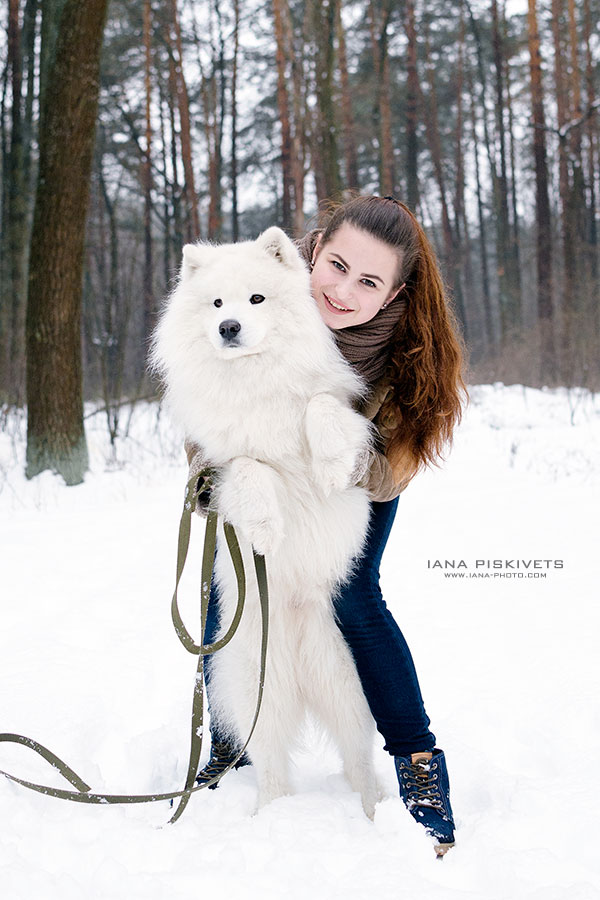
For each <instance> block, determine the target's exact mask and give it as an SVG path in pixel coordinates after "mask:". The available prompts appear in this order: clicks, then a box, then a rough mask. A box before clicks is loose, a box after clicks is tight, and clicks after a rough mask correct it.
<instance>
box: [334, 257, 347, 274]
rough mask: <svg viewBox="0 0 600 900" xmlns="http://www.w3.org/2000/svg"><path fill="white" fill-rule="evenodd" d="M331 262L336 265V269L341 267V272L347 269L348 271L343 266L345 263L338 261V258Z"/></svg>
mask: <svg viewBox="0 0 600 900" xmlns="http://www.w3.org/2000/svg"><path fill="white" fill-rule="evenodd" d="M331 262H332V263H333V265H334V266H335V267H336V269H339V270H340V272H345V271H346V270H345V268H344V267H343V265H342V264H341V263H340V262H338V261H337V259H332V260H331Z"/></svg>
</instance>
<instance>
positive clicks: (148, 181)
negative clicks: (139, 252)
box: [142, 0, 155, 346]
mask: <svg viewBox="0 0 600 900" xmlns="http://www.w3.org/2000/svg"><path fill="white" fill-rule="evenodd" d="M151 15H152V11H151V6H150V0H144V63H145V65H144V88H145V96H146V142H145V147H144V158H143V163H142V178H143V184H144V275H143V291H144V344H145V346H148V341H149V339H150V336H151V334H152V331H153V329H154V319H155V310H154V290H153V285H152V268H153V264H152V121H151V118H150V107H151V101H152V85H151V81H150V70H151V64H152V55H151V54H152V50H151Z"/></svg>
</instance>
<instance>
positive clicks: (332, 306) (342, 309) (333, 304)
mask: <svg viewBox="0 0 600 900" xmlns="http://www.w3.org/2000/svg"><path fill="white" fill-rule="evenodd" d="M323 296H324V297H325V300H326V302H327V306H328V307H329V308H330V309H331V310H332V311H333V312H334V313H348V312H354V310H353V309H348V307H347V306H341V304H339V303H336V302H335V301H334V300H332V299H331V298H330V297H328V296H327V294H323Z"/></svg>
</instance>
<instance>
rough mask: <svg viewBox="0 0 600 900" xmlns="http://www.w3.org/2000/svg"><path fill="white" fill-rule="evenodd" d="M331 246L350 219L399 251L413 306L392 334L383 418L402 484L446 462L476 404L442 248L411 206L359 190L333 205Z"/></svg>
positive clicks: (328, 226)
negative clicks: (469, 405)
mask: <svg viewBox="0 0 600 900" xmlns="http://www.w3.org/2000/svg"><path fill="white" fill-rule="evenodd" d="M325 216H326V219H325V222H324V223H323V224H324V229H323V233H322V238H321V246H322V247H323V246H324V245H325V244H326V243H327V242H328V241H329V240H330V239H331V238H332V237H333V235H334V233H335V232H336V231H337V230H338V228H340V227H341V225H343V224H344V223H345V222H347V223H348V224H350V225H353V226H354V227H355V228H359V229H361V230H362V231H365V232H367V233H368V234H370V235H372V236H373V237H375V238H377V239H378V240H380V241H383V242H384V243H386V244H388V245H389V246H391V247H393V248H394V249H395V250H396V251H397V253H398V273H397V278H396V283H395V287H398V288H399V287H400V286H401V285H402V284H403V283H404V282H405V283H406V284H405V287H404V288H403V289H402V298H403V300H405V301H406V309H405V311H404V313H403V314H402V315H401V317H400V320H399V321H398V324H397V326H396V327H395V329H394V332H393V334H392V338H391V342H392V346H391V348H390V359H389V363H388V368H387V371H386V376H387V377H389V380H390V383H391V386H392V390H391V392H390V394H389V395H388V397H387V398H386V400H385V402H384V404H383V406H382V408H381V410H380V413H379V415H378V418H379V419H380V421H381V422H385V426H386V432H388V434H390V436H389V437H388V438H387V442H386V448H385V451H386V456H387V459H388V461H389V462H390V465H391V466H392V470H393V472H394V478H395V479H396V481H397V482H398V483H400V482H408V481H410V480H411V479H412V478H413V477H414V476H415V475H416V474H417V472H419V471H420V470H421V469H423V468H425V467H426V466H430V465H439V462H438V460H439V459H443V451H444V449H445V447H446V446H448V447H449V446H450V445H451V443H452V435H453V431H454V428H455V426H456V425H457V424H458V423H459V422H460V420H461V416H462V406H463V402H468V394H467V389H466V386H465V383H464V380H463V370H464V366H465V357H466V352H465V346H464V342H463V339H462V335H461V332H460V328H459V324H458V321H457V318H456V314H455V312H454V308H453V304H452V301H451V299H450V296H449V294H448V291H447V289H446V287H445V285H444V280H443V278H442V274H441V272H440V268H439V265H438V262H437V259H436V255H435V251H434V250H433V247H432V246H431V244H430V242H429V240H428V239H427V236H426V235H425V232H424V231H423V229H422V227H421V226H420V224H419V222H418V221H417V219H416V217H415V215H414V214H413V213H412V212H411V210H410V209H409V208H408V207H407V206H405V204H404V203H401V202H400V201H399V200H396V199H395V198H394V197H376V196H356V197H353V198H352V199H350V200H347V201H345V202H343V203H339V204H329V206H328V208H327V210H326V211H325Z"/></svg>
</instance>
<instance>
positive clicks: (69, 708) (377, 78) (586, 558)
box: [0, 0, 600, 900]
mask: <svg viewBox="0 0 600 900" xmlns="http://www.w3.org/2000/svg"><path fill="white" fill-rule="evenodd" d="M599 23H600V0H456V2H455V3H444V2H442V0H427V2H426V0H320V2H318V0H264V2H263V0H136V2H134V0H6V2H5V3H3V4H0V77H1V83H0V142H1V147H0V168H1V173H2V178H1V184H2V193H1V197H0V570H1V579H0V595H1V596H2V600H3V601H4V602H2V604H1V613H2V618H1V621H2V625H1V627H0V684H2V687H3V689H2V691H1V692H0V821H1V822H2V823H3V824H4V827H3V828H0V884H1V885H2V888H3V892H4V895H5V896H7V897H10V898H11V900H12V898H15V900H18V898H21V897H23V898H25V897H26V898H29V897H39V898H40V900H81V898H84V897H85V898H86V900H109V898H110V900H138V898H140V900H141V898H143V900H164V898H165V897H177V898H188V897H190V898H191V897H197V896H199V895H201V896H203V897H214V896H216V897H220V896H226V897H227V898H228V900H254V898H260V900H281V898H282V897H285V898H289V900H305V898H310V900H365V897H373V900H403V898H410V900H416V898H418V900H472V898H473V897H477V898H479V900H509V898H510V900H566V898H569V900H598V898H599V897H600V873H599V870H598V863H597V856H598V852H597V846H596V844H597V841H596V837H595V836H596V833H597V820H598V806H599V803H600V795H599V790H598V786H597V784H596V783H595V781H594V779H591V780H590V779H589V778H588V777H587V770H586V764H587V761H588V759H590V760H591V759H593V758H594V755H596V756H597V755H598V753H599V751H600V740H599V738H600V731H599V729H598V717H597V715H596V716H594V710H595V709H596V707H597V698H598V694H599V691H600V669H599V667H598V664H597V656H598V648H597V644H598V637H597V636H598V632H599V625H600V607H599V604H598V574H597V571H596V569H597V566H596V560H597V557H598V499H599V497H600V493H599V486H600V393H599V392H600V271H599V269H600V248H599V236H598V229H599V224H600V27H599ZM353 193H361V194H378V195H381V196H387V195H393V196H394V197H396V198H397V199H398V200H401V201H403V202H404V203H405V204H407V205H408V206H409V207H410V208H411V209H412V210H414V212H415V214H416V215H417V217H418V220H419V221H420V222H421V223H422V225H423V227H424V229H425V231H426V233H427V235H428V237H429V238H430V240H431V242H432V244H433V246H434V248H435V253H436V255H437V258H438V260H439V263H440V267H441V270H442V272H443V276H444V279H445V282H446V284H447V287H448V295H449V297H450V298H451V303H452V304H453V307H454V309H455V312H456V318H457V321H458V323H459V326H460V330H461V331H462V336H463V338H464V342H465V345H466V349H467V355H468V360H467V361H468V369H467V372H466V379H465V380H466V382H467V386H468V394H469V402H468V404H467V405H466V407H465V409H464V416H463V419H462V421H461V422H460V427H457V428H456V432H455V437H454V441H453V443H452V447H451V449H452V452H451V453H449V452H448V453H445V450H444V454H441V455H440V464H439V465H432V466H427V467H425V469H424V470H423V471H422V472H420V473H419V476H418V478H415V479H414V482H411V484H410V486H409V489H407V490H405V491H403V492H402V494H401V495H400V497H399V501H398V514H397V516H396V520H395V522H394V528H393V530H392V532H391V534H390V535H389V541H388V545H387V547H386V551H385V554H384V555H383V558H382V560H381V569H380V575H381V591H382V597H383V598H384V601H385V604H386V605H387V609H388V610H389V612H390V613H391V615H392V616H393V617H394V619H395V620H396V621H397V623H398V626H399V627H401V629H402V633H403V634H404V635H405V637H406V641H407V644H408V645H409V646H410V651H411V653H412V656H413V658H414V662H415V667H416V669H417V671H418V675H419V684H420V686H421V689H422V693H423V699H424V701H425V703H426V706H427V712H428V715H429V716H430V717H431V721H432V727H433V728H434V730H435V734H436V740H437V742H438V746H440V747H443V748H444V752H445V753H446V755H447V758H448V765H449V771H450V773H451V774H450V781H451V789H452V807H453V810H454V816H455V820H456V846H455V847H454V848H453V849H452V850H451V851H450V852H449V853H448V854H447V855H446V856H445V857H444V861H443V862H440V860H439V859H436V858H435V855H434V853H433V851H432V848H431V846H430V842H429V839H428V838H427V835H426V834H425V833H423V834H421V833H420V832H423V828H422V827H421V825H419V824H418V823H417V822H416V821H415V820H414V819H413V818H412V816H411V815H410V814H409V811H408V809H407V808H406V807H405V806H404V804H403V803H402V800H401V798H400V794H399V783H398V779H397V777H396V770H395V768H394V763H393V757H392V756H391V754H390V752H387V748H384V741H383V739H382V735H383V732H381V733H379V732H377V734H376V736H375V739H374V741H375V744H374V751H375V754H374V755H375V767H376V770H377V777H378V781H379V782H380V786H381V801H380V802H378V803H377V806H376V810H375V815H374V817H373V820H370V819H368V818H367V817H366V816H365V814H364V812H363V809H362V807H361V805H360V798H359V795H358V793H355V792H354V791H353V789H352V787H351V785H350V783H349V782H348V781H347V779H346V778H345V777H344V774H343V771H342V760H341V758H340V757H339V754H338V753H337V751H336V749H335V747H334V746H333V744H330V743H328V741H327V738H326V736H324V735H322V734H321V733H320V731H319V730H318V729H317V728H316V727H314V723H313V722H312V721H309V722H308V727H307V728H306V729H305V732H304V733H303V735H302V741H301V742H299V744H298V747H297V749H296V750H295V751H294V753H293V754H292V756H293V759H292V788H293V790H292V792H291V793H290V794H289V795H286V796H283V797H279V798H277V799H276V800H274V801H273V802H272V803H270V804H267V805H266V806H265V807H264V808H263V809H261V810H260V811H259V812H258V813H256V799H257V779H256V770H255V766H244V767H242V768H240V769H239V771H231V772H228V773H227V775H226V776H225V777H224V778H223V781H222V782H221V783H220V786H219V790H217V791H214V792H213V791H208V790H202V791H200V792H198V793H196V794H194V797H193V798H192V800H191V801H190V804H189V808H188V810H187V811H186V814H185V816H183V817H182V819H181V821H180V822H178V823H177V825H173V826H171V825H169V826H168V827H163V826H166V823H167V821H168V820H169V818H170V816H171V815H172V811H171V810H170V809H169V808H168V802H167V801H165V800H160V801H158V802H152V803H147V804H140V805H135V804H134V805H131V806H120V805H115V806H112V805H111V806H104V805H99V806H91V805H86V804H85V803H69V802H65V801H64V800H60V799H57V798H55V797H48V796H43V795H42V794H40V793H36V792H34V791H28V790H26V789H25V787H24V786H23V785H24V783H25V782H24V781H22V782H21V783H20V784H17V783H15V782H14V781H10V780H9V779H10V778H11V776H16V777H17V778H21V779H25V780H31V781H32V782H34V783H36V784H38V785H39V784H44V785H46V784H48V785H50V786H51V787H53V788H65V785H66V783H67V782H65V780H64V779H63V778H62V777H61V776H60V775H59V774H58V772H57V771H55V770H53V768H52V766H51V765H48V762H47V760H46V759H43V758H41V757H39V756H37V755H36V754H34V753H32V752H31V745H29V747H28V746H27V741H28V740H29V741H31V740H35V741H39V742H40V744H42V745H43V746H44V747H46V748H48V749H49V750H51V751H52V753H56V754H57V756H59V757H60V758H61V759H64V760H65V761H66V762H67V763H68V765H69V766H73V770H74V772H76V773H77V776H78V777H80V778H81V779H84V781H85V784H84V786H85V785H88V784H89V786H90V787H91V789H92V790H93V791H94V792H95V791H99V792H105V793H109V794H114V793H115V792H118V793H128V794H129V793H135V794H153V795H154V794H156V793H157V792H159V793H162V792H166V791H173V790H180V789H181V788H182V787H183V785H184V784H185V783H186V771H188V766H189V759H190V750H189V748H190V733H191V729H190V717H191V708H192V704H191V700H192V690H193V691H194V696H196V691H197V685H198V683H199V682H198V679H197V677H196V675H197V669H196V666H197V658H196V657H195V656H193V655H191V654H190V653H188V652H185V651H184V650H183V649H182V647H181V644H180V642H179V640H178V638H177V635H176V634H175V630H174V629H173V622H172V615H171V598H172V596H173V589H174V581H175V562H176V558H178V537H177V536H178V527H179V516H180V514H181V501H182V499H183V489H184V487H185V485H186V483H188V479H189V478H190V473H189V471H188V462H187V459H186V454H185V453H184V449H183V434H182V433H180V430H179V429H178V427H177V426H176V425H175V424H174V422H173V419H172V418H171V415H170V412H169V411H168V410H167V408H166V407H167V404H165V403H164V401H163V398H162V396H161V390H160V388H159V386H158V384H157V382H156V381H155V380H153V379H152V378H151V377H150V376H149V374H148V369H147V353H148V347H149V339H150V335H151V334H152V332H153V329H154V327H155V324H156V321H157V316H158V314H159V311H160V309H161V305H162V303H163V301H164V298H165V297H166V296H167V295H168V293H169V291H170V290H171V289H172V287H173V286H174V284H175V283H176V279H177V276H178V272H179V269H180V265H181V257H182V248H183V246H184V245H185V244H186V243H188V242H191V241H197V240H204V241H213V242H220V241H224V242H230V241H237V240H246V239H254V238H256V237H257V236H258V235H259V233H260V232H262V231H263V230H265V229H266V228H268V227H269V226H271V225H278V226H280V227H282V228H284V229H285V230H286V232H287V233H288V234H289V236H290V237H291V238H294V239H297V238H300V237H302V236H303V235H304V234H305V232H306V231H307V230H310V229H312V228H315V227H318V226H319V225H320V224H321V222H322V216H323V214H324V213H325V212H326V211H327V208H328V204H329V203H330V201H331V200H335V199H338V198H341V199H345V198H346V197H349V196H351V195H352V194H353ZM239 249H240V248H235V250H236V251H237V250H239ZM197 252H198V253H200V252H201V251H197ZM360 271H362V269H361V270H360ZM365 271H371V270H370V269H368V270H365ZM303 274H304V273H303V272H302V271H301V272H300V275H301V276H303ZM440 296H443V292H442V291H440ZM263 299H264V298H263ZM442 303H443V300H442ZM259 308H263V307H259ZM286 350H287V345H286ZM310 350H311V354H312V352H313V347H312V344H311V345H310ZM307 356H308V354H307ZM406 356H407V357H408V356H409V354H408V353H406ZM411 359H412V357H411ZM287 361H288V357H287V353H286V355H285V357H284V362H285V363H287ZM290 371H292V368H291V366H290ZM296 371H297V370H296V368H294V369H293V372H294V373H296ZM269 375H270V377H271V382H270V386H271V385H272V384H273V378H272V372H271V370H269ZM295 377H296V376H295ZM198 380H199V381H201V380H202V379H198ZM214 381H215V382H216V381H217V379H214ZM232 393H233V392H232ZM429 396H430V395H428V396H427V399H428V398H429ZM254 398H255V395H253V402H254ZM248 407H249V408H251V404H248ZM245 412H246V407H244V413H245ZM278 413H279V407H278ZM249 418H250V416H249ZM282 418H283V417H282ZM284 421H285V420H284ZM261 424H262V423H261ZM264 430H265V431H266V429H264ZM323 431H324V429H323ZM227 449H228V450H229V446H228V447H227ZM447 449H448V450H449V449H450V448H449V447H448V448H447ZM240 493H241V492H240ZM185 502H186V504H187V506H186V508H190V505H189V502H188V500H187V496H186V501H185ZM190 515H191V514H190ZM191 518H192V519H193V524H192V535H191V541H190V553H189V556H188V563H187V566H186V571H185V574H184V576H183V578H182V579H181V584H180V585H179V596H180V600H181V609H182V618H183V619H184V621H185V623H186V627H187V625H188V623H190V626H189V627H190V628H191V630H192V631H193V632H194V635H197V633H199V635H200V638H199V640H200V643H202V639H203V636H202V631H201V626H200V622H201V607H200V594H201V589H200V585H201V584H202V583H203V582H204V586H206V584H207V579H205V578H204V576H203V574H202V568H201V563H202V540H203V535H204V533H205V531H204V520H203V519H202V518H200V517H199V516H191ZM340 527H341V528H342V529H345V528H346V527H347V522H342V523H340ZM332 530H335V529H332ZM334 537H335V535H334ZM268 566H269V560H268V558H267V567H268ZM249 574H250V576H252V573H249ZM299 580H300V579H299ZM300 587H302V586H301V585H300ZM204 593H206V591H205V589H204ZM273 593H274V592H273ZM300 593H301V591H300ZM363 596H364V595H363ZM361 599H362V598H361ZM194 629H195V630H194ZM273 633H274V629H273V630H272V632H271V635H272V634H273ZM270 639H271V638H270ZM316 655H317V654H315V656H316ZM373 655H374V656H375V655H376V654H375V653H374V654H373ZM267 666H268V663H267ZM390 668H391V667H390ZM200 683H201V679H200ZM206 712H207V719H206V720H205V722H206V723H207V724H210V710H207V711H206ZM193 724H194V727H193V728H192V735H194V734H195V735H196V737H197V736H198V731H200V733H201V732H202V730H203V728H204V726H202V727H200V728H199V729H198V728H196V727H195V720H194V723H193ZM208 730H209V729H208V727H207V728H206V729H205V731H206V735H205V737H206V739H205V743H204V749H203V750H202V760H201V761H200V762H201V764H202V765H204V764H205V763H206V761H207V760H208V754H209V752H210V747H209V745H210V741H209V739H208ZM7 735H8V736H9V737H10V736H14V735H19V736H20V735H24V736H25V746H22V745H19V744H18V743H14V742H12V743H11V742H9V741H7V740H6V738H7ZM192 740H193V738H192ZM571 745H572V746H574V747H575V748H576V749H577V750H579V749H581V750H582V762H583V765H570V764H568V760H569V757H570V756H571V755H572V753H571V749H570V747H571ZM7 773H9V778H5V777H4V775H6V774H7ZM436 777H437V776H436ZM72 784H73V785H74V784H75V782H72ZM78 790H81V788H78ZM255 813H256V814H255Z"/></svg>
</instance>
